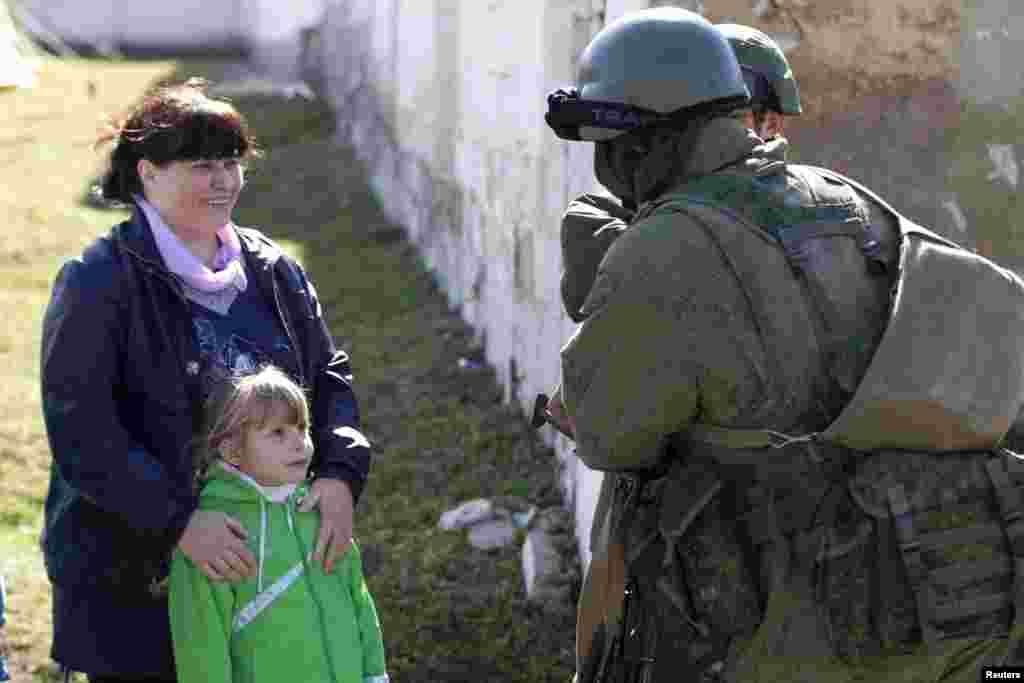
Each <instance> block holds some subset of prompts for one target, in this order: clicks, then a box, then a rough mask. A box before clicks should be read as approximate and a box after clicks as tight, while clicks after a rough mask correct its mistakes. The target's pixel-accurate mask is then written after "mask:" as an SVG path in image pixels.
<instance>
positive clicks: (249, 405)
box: [193, 365, 309, 483]
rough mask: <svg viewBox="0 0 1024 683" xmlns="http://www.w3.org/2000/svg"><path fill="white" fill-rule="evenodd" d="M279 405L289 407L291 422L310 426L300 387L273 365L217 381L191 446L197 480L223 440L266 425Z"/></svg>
mask: <svg viewBox="0 0 1024 683" xmlns="http://www.w3.org/2000/svg"><path fill="white" fill-rule="evenodd" d="M282 405H283V406H285V407H286V408H287V409H288V413H289V421H290V422H292V423H294V424H298V425H302V426H303V428H307V427H308V426H309V405H308V404H307V402H306V395H305V393H304V392H303V390H302V387H300V386H299V385H298V384H296V383H295V382H294V381H292V379H291V378H290V377H289V376H288V375H287V374H285V373H284V372H283V371H281V370H279V369H278V368H276V367H273V366H270V365H268V366H264V367H262V368H260V369H258V370H255V371H252V372H246V373H240V374H234V375H231V376H230V377H228V378H227V379H226V380H224V381H223V382H220V383H218V384H217V385H216V386H215V387H214V389H213V391H211V392H210V395H209V397H207V399H206V401H205V403H204V404H203V423H202V426H201V428H200V430H199V435H198V436H197V437H196V440H195V442H194V445H193V465H194V471H195V474H196V481H197V483H198V482H200V481H202V479H203V478H204V477H205V475H206V471H207V468H208V467H209V466H210V464H211V463H212V462H214V461H215V460H217V459H218V458H220V457H221V453H220V448H221V446H223V445H224V442H225V441H227V440H229V439H232V438H234V437H238V436H241V435H242V434H243V433H244V431H245V430H247V429H260V428H261V427H263V426H265V425H266V424H267V421H268V420H269V419H270V417H271V415H274V414H275V413H276V410H275V408H277V407H279V406H282Z"/></svg>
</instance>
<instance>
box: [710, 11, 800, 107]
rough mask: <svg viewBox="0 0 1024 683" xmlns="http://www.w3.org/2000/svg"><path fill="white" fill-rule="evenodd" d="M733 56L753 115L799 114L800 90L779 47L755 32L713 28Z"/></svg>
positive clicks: (723, 26) (732, 26) (746, 28)
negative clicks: (728, 45)
mask: <svg viewBox="0 0 1024 683" xmlns="http://www.w3.org/2000/svg"><path fill="white" fill-rule="evenodd" d="M715 28H717V29H718V30H719V31H721V32H722V35H724V36H725V37H726V39H727V40H728V41H729V44H730V45H732V49H733V51H734V52H735V53H736V59H737V60H738V61H739V63H740V69H741V70H742V71H743V78H744V80H745V81H746V83H747V90H749V91H750V104H751V107H752V108H753V109H754V110H755V111H764V110H766V109H771V110H774V111H777V112H779V113H780V114H786V115H788V116H793V115H796V114H800V113H801V112H802V111H803V110H802V109H801V108H800V90H799V88H798V87H797V84H796V78H794V76H793V70H792V69H791V68H790V67H789V62H788V61H786V56H785V55H784V54H783V53H782V48H781V47H779V44H778V43H776V42H775V41H774V40H772V39H771V38H770V37H769V36H767V35H765V34H764V33H762V32H761V31H758V30H757V29H756V28H751V27H749V26H743V25H741V24H716V25H715Z"/></svg>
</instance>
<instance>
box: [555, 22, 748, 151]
mask: <svg viewBox="0 0 1024 683" xmlns="http://www.w3.org/2000/svg"><path fill="white" fill-rule="evenodd" d="M576 86H577V87H576V89H573V90H569V91H566V90H557V91H555V92H554V93H552V94H551V95H549V96H548V113H547V116H546V117H545V119H546V120H547V122H548V125H550V126H551V127H552V128H553V129H554V131H555V133H556V134H557V135H558V136H559V137H561V138H564V139H566V140H591V141H602V140H610V139H612V138H615V137H618V136H619V135H622V134H623V133H626V132H628V131H630V130H633V129H635V128H640V127H643V126H648V125H651V124H662V125H667V124H673V123H683V122H685V121H686V120H689V119H690V118H692V117H694V116H699V115H708V114H713V113H715V112H716V111H723V112H724V111H730V110H733V109H736V108H737V107H740V106H745V105H746V104H747V103H748V102H749V93H748V92H747V86H746V84H745V82H744V80H743V75H742V73H741V71H740V66H739V63H738V62H737V61H736V56H735V54H733V50H732V48H731V47H730V45H729V42H728V41H727V40H726V39H725V37H724V36H723V35H722V34H721V32H719V31H718V30H716V29H715V27H714V26H712V25H711V23H709V22H708V21H707V20H706V19H704V17H702V16H700V15H699V14H696V13H694V12H690V11H687V10H684V9H679V8H676V7H659V8H657V9H650V10H644V11H641V12H631V13H629V14H626V15H624V16H623V17H621V18H620V19H618V20H616V21H614V22H612V23H611V24H609V25H608V26H606V27H604V28H603V29H601V31H599V32H598V33H597V35H596V36H594V38H593V40H591V41H590V44H589V45H587V47H586V49H584V50H583V53H582V55H580V60H579V70H578V74H577V83H576Z"/></svg>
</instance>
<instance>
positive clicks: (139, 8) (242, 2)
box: [21, 0, 250, 47]
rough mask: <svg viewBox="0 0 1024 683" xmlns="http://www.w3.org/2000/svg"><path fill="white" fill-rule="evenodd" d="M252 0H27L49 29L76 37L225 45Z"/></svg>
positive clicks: (234, 37) (236, 36)
mask: <svg viewBox="0 0 1024 683" xmlns="http://www.w3.org/2000/svg"><path fill="white" fill-rule="evenodd" d="M249 2H250V0H173V1H171V2H138V1H137V0H88V1H87V2H86V1H83V0H64V1H58V2H55V1H54V0H21V4H22V6H23V7H24V8H25V9H26V10H28V11H29V12H30V13H31V14H32V15H33V16H35V17H37V18H38V19H39V20H40V21H42V22H43V23H44V24H45V25H46V27H47V28H48V29H49V30H52V31H54V32H55V33H57V34H58V35H59V36H61V37H62V38H63V39H64V40H66V41H68V42H72V43H88V44H108V45H117V44H120V43H123V42H128V43H131V44H133V45H155V46H160V47H162V46H165V45H173V46H203V45H220V44H224V43H227V42H230V41H238V40H239V38H241V35H240V30H241V27H242V24H243V17H244V16H245V14H246V10H247V7H246V5H247V4H248V3H249Z"/></svg>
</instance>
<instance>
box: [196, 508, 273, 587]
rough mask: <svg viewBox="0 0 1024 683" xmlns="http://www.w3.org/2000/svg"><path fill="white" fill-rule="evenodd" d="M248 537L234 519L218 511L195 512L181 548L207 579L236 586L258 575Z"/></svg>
mask: <svg viewBox="0 0 1024 683" xmlns="http://www.w3.org/2000/svg"><path fill="white" fill-rule="evenodd" d="M248 536H249V534H248V533H247V532H246V530H245V527H243V526H242V525H241V524H240V523H239V522H238V521H237V520H236V519H234V518H233V517H231V516H229V515H227V514H225V513H223V512H217V511H215V510H196V511H195V512H194V513H192V517H191V518H189V520H188V526H186V527H185V533H183V534H182V535H181V540H179V541H178V548H180V549H181V552H183V553H184V554H185V557H187V558H188V559H189V560H190V561H191V562H192V564H193V565H195V567H196V568H197V569H198V570H199V571H201V572H202V573H203V575H204V576H206V578H208V579H210V580H211V581H229V582H231V583H236V582H238V581H243V580H244V579H247V578H249V577H251V576H253V575H255V574H256V558H255V557H253V555H252V553H251V552H250V551H249V549H248V548H247V547H246V545H245V539H246V538H248Z"/></svg>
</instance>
